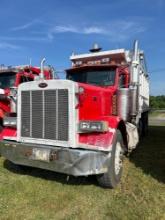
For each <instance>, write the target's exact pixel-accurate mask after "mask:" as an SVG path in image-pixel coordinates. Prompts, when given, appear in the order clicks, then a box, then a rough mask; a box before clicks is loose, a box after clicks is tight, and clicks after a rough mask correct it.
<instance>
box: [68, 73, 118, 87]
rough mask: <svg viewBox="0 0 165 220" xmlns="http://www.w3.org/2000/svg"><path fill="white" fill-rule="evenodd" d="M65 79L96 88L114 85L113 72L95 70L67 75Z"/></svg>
mask: <svg viewBox="0 0 165 220" xmlns="http://www.w3.org/2000/svg"><path fill="white" fill-rule="evenodd" d="M67 79H69V80H72V81H75V82H81V83H88V84H92V85H98V86H112V85H114V84H115V70H98V71H97V70H95V71H84V72H77V73H67Z"/></svg>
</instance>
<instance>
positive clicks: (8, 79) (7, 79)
mask: <svg viewBox="0 0 165 220" xmlns="http://www.w3.org/2000/svg"><path fill="white" fill-rule="evenodd" d="M14 82H15V73H13V72H7V73H6V72H5V73H0V88H1V89H6V88H10V87H13V86H14Z"/></svg>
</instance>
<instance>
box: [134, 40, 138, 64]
mask: <svg viewBox="0 0 165 220" xmlns="http://www.w3.org/2000/svg"><path fill="white" fill-rule="evenodd" d="M138 47H139V42H138V40H135V42H134V61H136V62H137V61H138V49H139V48H138Z"/></svg>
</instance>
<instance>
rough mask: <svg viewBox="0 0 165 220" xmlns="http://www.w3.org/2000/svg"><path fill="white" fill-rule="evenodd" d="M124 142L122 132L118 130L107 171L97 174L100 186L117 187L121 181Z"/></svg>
mask: <svg viewBox="0 0 165 220" xmlns="http://www.w3.org/2000/svg"><path fill="white" fill-rule="evenodd" d="M123 149H124V144H123V138H122V135H121V132H120V131H119V130H117V132H116V138H115V140H114V143H113V146H112V152H111V157H110V159H109V164H108V171H107V173H104V174H101V175H98V176H97V180H98V183H99V185H100V186H102V187H105V188H115V187H116V186H117V184H118V183H119V182H120V179H121V176H122V169H123V155H124V150H123Z"/></svg>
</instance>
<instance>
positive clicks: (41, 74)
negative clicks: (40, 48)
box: [40, 58, 46, 79]
mask: <svg viewBox="0 0 165 220" xmlns="http://www.w3.org/2000/svg"><path fill="white" fill-rule="evenodd" d="M45 61H46V59H45V58H43V59H42V60H41V73H40V79H44V78H45V77H44V63H45Z"/></svg>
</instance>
